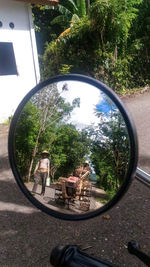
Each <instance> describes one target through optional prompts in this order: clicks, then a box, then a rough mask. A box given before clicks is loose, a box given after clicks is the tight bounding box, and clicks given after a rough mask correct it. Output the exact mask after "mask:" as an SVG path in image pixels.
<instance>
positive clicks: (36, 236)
mask: <svg viewBox="0 0 150 267" xmlns="http://www.w3.org/2000/svg"><path fill="white" fill-rule="evenodd" d="M141 97H142V99H143V98H144V97H145V96H144V95H143V96H141ZM148 97H149V95H148V96H147V98H148ZM136 99H138V101H139V102H138V103H140V99H139V98H138V97H137V98H136ZM124 101H125V102H126V103H127V105H128V106H129V108H130V109H131V112H132V111H133V117H134V118H135V121H136V120H137V122H138V124H137V128H138V134H139V135H140V138H142V139H141V140H140V156H142V155H143V156H145V155H147V161H146V162H149V159H148V155H149V154H148V153H149V149H148V152H146V151H145V153H146V154H142V153H144V151H143V150H142V149H143V147H144V146H145V147H146V148H147V147H148V146H149V143H146V142H145V140H148V139H145V137H144V131H143V130H144V129H143V127H142V126H141V125H143V124H144V120H145V119H146V118H148V116H149V114H147V116H145V115H143V117H144V118H142V121H141V122H140V121H139V116H140V114H141V112H142V111H143V109H144V106H145V104H143V105H142V106H141V108H139V106H137V105H140V104H134V103H133V102H132V101H134V102H135V99H132V98H130V99H129V101H126V100H124ZM143 101H144V100H143ZM135 107H137V111H136V114H139V115H138V118H137V115H136V114H135V116H134V110H136V109H135ZM142 107H143V108H142ZM148 108H149V105H148V104H147V108H146V110H147V109H148ZM139 109H141V112H139ZM144 114H145V113H144ZM149 121H150V120H149ZM144 125H145V124H144ZM144 127H145V126H144ZM0 129H1V127H0ZM142 140H144V142H145V145H143V143H142ZM7 157H8V156H7V128H5V129H4V128H3V131H0V255H1V257H0V266H2V267H3V266H4V267H5V266H6V267H16V266H17V267H18V266H19V267H22V266H25V267H26V266H31V267H32V266H36V267H38V266H39V267H41V266H42V267H45V266H50V264H49V263H48V262H49V255H50V251H51V249H52V248H53V247H54V246H56V245H57V244H61V245H66V244H77V245H80V246H81V247H82V248H83V247H87V246H91V249H89V250H88V251H87V252H88V253H90V254H91V255H94V256H97V257H102V258H103V259H107V260H109V261H112V262H113V263H114V264H116V265H117V266H121V267H122V266H126V267H129V266H133V267H144V266H145V265H143V264H142V263H141V262H140V261H139V260H138V259H137V258H135V257H134V256H132V255H130V254H129V253H128V252H127V247H126V245H127V242H128V241H129V240H131V239H135V240H137V241H138V242H139V243H140V245H141V248H142V249H143V250H144V251H145V252H147V253H149V254H150V235H149V233H150V224H149V212H150V205H149V201H150V191H149V188H148V187H146V186H145V185H143V184H141V183H140V182H138V181H137V180H134V182H133V183H132V185H131V187H130V189H129V190H128V192H127V193H126V195H125V196H124V197H123V198H122V200H121V201H120V202H119V203H118V204H117V205H116V206H115V207H114V208H112V209H111V210H110V211H109V212H107V213H106V214H109V215H110V219H108V220H107V219H105V218H104V217H103V216H99V217H96V218H93V219H90V220H89V221H81V222H68V221H60V220H58V219H55V218H52V217H50V216H48V215H46V214H43V213H42V212H40V211H38V210H37V209H36V208H35V207H33V206H32V204H31V203H29V201H28V200H27V199H26V198H25V197H24V195H23V194H22V193H21V192H20V189H19V188H18V187H17V185H16V182H15V180H14V178H13V175H12V173H11V170H10V169H9V164H8V158H7ZM141 159H142V157H141ZM144 164H145V161H144ZM144 166H146V165H144ZM147 167H148V164H147Z"/></svg>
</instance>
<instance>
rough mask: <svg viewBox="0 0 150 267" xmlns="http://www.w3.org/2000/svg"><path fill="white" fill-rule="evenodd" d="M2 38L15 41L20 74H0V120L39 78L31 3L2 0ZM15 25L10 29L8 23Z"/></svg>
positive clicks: (16, 104)
mask: <svg viewBox="0 0 150 267" xmlns="http://www.w3.org/2000/svg"><path fill="white" fill-rule="evenodd" d="M0 21H1V22H2V23H3V26H2V27H1V28H0V42H12V43H13V46H14V53H15V58H16V65H17V70H18V75H9V76H0V122H3V121H4V120H5V119H7V118H8V116H10V115H11V114H13V112H14V111H15V109H16V107H17V106H18V104H19V102H20V101H21V100H22V98H23V97H24V96H25V95H26V93H27V92H28V91H30V90H31V89H32V88H33V87H34V86H35V85H36V84H37V83H38V81H39V67H38V58H37V50H36V43H35V35H34V30H33V23H32V16H31V10H30V8H29V5H28V4H25V3H20V2H17V1H13V0H0ZM10 22H13V23H14V25H15V27H14V29H11V28H10V27H9V23H10Z"/></svg>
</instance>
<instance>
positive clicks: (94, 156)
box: [89, 99, 130, 197]
mask: <svg viewBox="0 0 150 267" xmlns="http://www.w3.org/2000/svg"><path fill="white" fill-rule="evenodd" d="M106 101H107V99H106ZM105 103H106V102H105ZM108 105H110V106H111V103H109V102H108ZM97 116H98V117H99V118H100V121H101V122H100V123H99V125H98V129H97V130H95V131H94V132H93V131H92V130H91V131H89V134H90V136H92V140H93V142H92V147H91V157H90V158H91V161H92V164H93V167H94V169H95V172H96V175H97V183H98V184H99V186H100V187H101V188H104V190H105V191H107V193H108V195H109V196H110V197H111V196H112V195H114V193H115V192H116V191H117V190H118V188H119V187H120V185H121V184H122V182H123V181H124V178H125V175H126V171H127V168H128V162H129V154H130V146H129V138H128V133H127V131H126V125H125V122H124V120H123V118H122V117H121V115H120V113H119V112H118V111H117V110H116V109H115V107H113V106H112V107H111V111H110V112H109V115H108V116H107V119H106V114H105V113H104V112H102V111H100V108H99V110H98V111H97Z"/></svg>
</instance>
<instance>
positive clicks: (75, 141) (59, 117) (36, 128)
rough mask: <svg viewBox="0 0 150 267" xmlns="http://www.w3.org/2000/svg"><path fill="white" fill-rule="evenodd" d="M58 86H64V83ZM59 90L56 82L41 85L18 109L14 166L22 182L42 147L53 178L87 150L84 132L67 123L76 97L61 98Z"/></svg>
mask: <svg viewBox="0 0 150 267" xmlns="http://www.w3.org/2000/svg"><path fill="white" fill-rule="evenodd" d="M62 88H63V90H64V86H63V87H62ZM63 90H62V91H63ZM65 90H67V88H66V87H65ZM62 91H61V92H58V89H57V86H56V85H52V86H51V87H47V88H44V89H42V91H41V92H40V91H39V92H38V93H36V95H34V96H33V97H32V98H31V99H30V101H28V103H27V104H26V105H25V107H24V108H23V110H22V112H21V115H20V118H19V120H18V123H17V127H16V134H15V151H16V161H17V167H18V169H19V172H20V175H21V177H22V179H23V180H24V181H26V182H29V181H30V177H31V176H32V174H33V169H34V167H35V164H36V162H37V160H38V158H39V156H40V153H41V151H42V150H45V149H46V150H48V151H49V152H50V162H51V163H50V165H51V168H50V174H51V178H52V180H53V181H54V178H56V179H57V178H58V177H59V176H62V175H69V173H72V172H73V171H74V169H75V168H76V167H77V166H78V165H80V164H81V162H83V161H84V157H85V155H86V154H87V153H88V138H87V136H86V135H85V134H84V133H83V131H79V130H77V129H76V127H75V126H73V125H71V124H69V123H67V121H68V118H69V116H70V114H71V112H72V111H73V109H74V108H75V107H79V106H80V99H79V98H75V99H74V100H73V101H72V104H69V103H67V102H65V100H64V99H63V97H62Z"/></svg>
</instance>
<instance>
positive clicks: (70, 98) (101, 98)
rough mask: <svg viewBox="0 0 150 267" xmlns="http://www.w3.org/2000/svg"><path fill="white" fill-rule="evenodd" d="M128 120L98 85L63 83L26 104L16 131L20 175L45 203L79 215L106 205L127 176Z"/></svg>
mask: <svg viewBox="0 0 150 267" xmlns="http://www.w3.org/2000/svg"><path fill="white" fill-rule="evenodd" d="M129 157H130V144H129V137H128V132H127V129H126V124H125V122H124V120H123V118H122V116H121V114H120V111H119V110H118V108H117V107H116V105H115V104H114V103H113V102H112V100H111V99H110V98H109V97H108V96H107V95H106V94H104V93H103V92H102V91H100V90H99V89H98V88H96V87H94V86H92V85H89V84H87V83H84V82H79V81H68V80H66V81H63V82H62V81H61V82H58V83H54V84H50V85H49V86H46V87H44V88H43V89H41V90H40V91H38V92H37V93H36V94H35V95H33V96H32V97H31V99H30V100H29V101H28V102H27V103H26V105H25V106H24V108H23V109H22V112H21V114H20V117H19V119H18V122H17V126H16V130H15V158H16V165H17V169H18V172H19V175H20V177H21V179H22V181H23V183H24V185H25V186H26V187H27V189H28V190H29V191H30V192H31V193H32V195H33V196H34V197H35V198H36V199H37V200H38V201H40V202H41V203H42V204H43V205H45V206H47V207H49V208H51V209H53V210H56V211H58V212H62V213H67V214H68V213H69V214H81V213H85V212H90V211H93V210H95V209H98V208H100V207H102V206H104V205H105V204H106V203H108V202H109V201H110V200H111V199H112V198H113V197H114V195H115V194H116V193H117V191H118V189H119V188H120V186H121V184H122V183H123V182H124V180H125V176H126V172H127V168H128V162H129Z"/></svg>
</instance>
